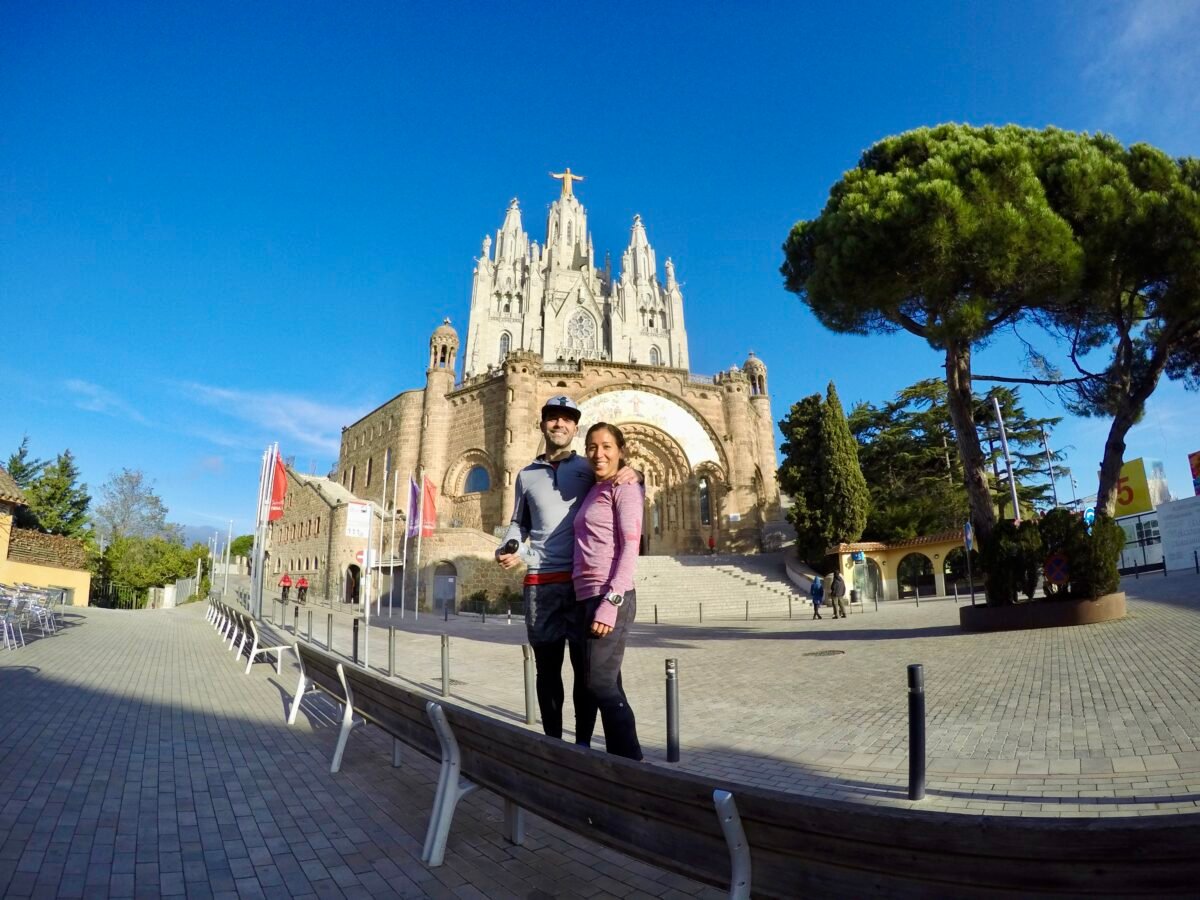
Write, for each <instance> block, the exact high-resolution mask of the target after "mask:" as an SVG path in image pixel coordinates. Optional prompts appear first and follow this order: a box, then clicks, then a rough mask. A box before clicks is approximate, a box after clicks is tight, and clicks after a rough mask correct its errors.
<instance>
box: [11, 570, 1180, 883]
mask: <svg viewBox="0 0 1200 900" xmlns="http://www.w3.org/2000/svg"><path fill="white" fill-rule="evenodd" d="M1124 588H1125V590H1126V591H1127V592H1128V593H1129V596H1130V599H1129V613H1130V614H1129V616H1128V618H1127V619H1125V620H1124V621H1121V622H1114V623H1108V624H1103V625H1092V626H1085V627H1079V628H1073V629H1045V630H1041V631H1032V632H1017V633H1007V634H993V635H966V634H962V633H960V632H959V630H958V627H957V624H956V623H957V610H956V607H955V605H954V604H953V603H952V602H950V601H940V602H933V603H929V602H923V603H922V605H921V606H920V607H919V608H918V607H916V606H915V605H913V604H911V603H906V604H897V605H889V606H885V607H883V608H882V609H881V610H880V611H879V612H877V613H876V612H874V611H867V612H861V613H860V612H857V611H856V613H855V614H854V615H853V616H851V618H849V619H845V620H832V619H829V618H826V619H825V620H823V621H812V620H810V619H808V618H807V615H805V616H804V617H801V616H800V614H799V609H797V618H796V619H793V620H791V621H788V620H786V619H777V620H769V621H751V622H749V623H747V622H738V621H718V622H709V621H707V620H706V622H705V624H704V625H702V626H699V625H698V626H680V625H672V626H657V627H656V626H654V625H652V624H642V625H639V626H638V627H637V628H636V630H635V634H634V636H633V638H632V640H631V646H630V649H629V652H628V654H627V657H626V664H625V669H624V672H625V683H626V686H627V689H628V692H629V695H630V699H631V702H632V704H633V706H634V709H635V710H636V712H637V714H638V720H639V730H640V732H641V735H642V737H643V742H644V744H645V746H646V748H647V751H648V754H649V756H650V759H651V761H652V762H653V763H654V764H657V765H662V766H667V765H669V764H668V763H666V761H665V751H664V746H665V726H664V722H665V708H664V707H665V700H664V698H665V691H664V678H663V668H664V660H665V659H668V658H675V659H678V660H679V668H680V682H681V691H680V693H681V706H682V710H681V717H680V718H681V731H682V750H683V753H682V755H683V759H682V761H681V763H680V764H679V765H680V767H682V768H685V769H688V770H690V771H694V772H697V773H701V774H704V775H707V776H710V777H712V778H713V780H714V782H722V781H740V782H751V783H754V784H758V785H765V786H770V787H774V788H777V789H780V790H785V791H792V792H796V793H800V794H806V795H814V796H821V797H832V798H838V799H842V800H846V801H851V802H860V803H872V804H888V805H893V806H897V807H907V806H919V807H920V808H922V809H931V810H945V811H948V812H954V813H959V814H964V815H974V814H980V813H983V814H988V815H1020V816H1072V817H1097V816H1132V815H1171V814H1175V813H1178V812H1195V811H1196V809H1197V801H1200V748H1198V747H1197V745H1196V741H1197V740H1198V739H1200V727H1198V726H1200V661H1198V660H1197V651H1198V650H1200V577H1197V576H1179V575H1172V576H1171V577H1170V578H1161V577H1158V578H1142V579H1141V580H1140V581H1134V580H1129V579H1127V581H1126V583H1125V585H1124ZM203 613H204V610H203V608H202V606H201V605H200V604H192V605H189V606H186V607H183V608H180V609H175V610H154V611H140V612H123V611H114V610H100V609H79V610H69V611H68V612H67V623H68V626H67V627H66V628H64V629H63V630H62V631H61V632H60V633H59V634H57V635H53V636H51V637H48V638H41V637H38V638H36V639H31V640H30V643H29V645H28V646H27V647H25V648H23V649H21V650H18V651H15V652H3V653H0V689H2V691H3V697H4V700H5V708H4V718H3V727H2V728H0V754H2V755H3V759H4V760H5V764H4V766H3V767H0V895H4V896H14V897H19V896H29V895H33V896H47V897H49V896H62V897H78V896H98V897H99V896H135V895H137V896H160V895H180V894H184V893H186V894H187V895H189V896H210V895H221V896H230V897H232V896H242V897H245V896H303V895H310V896H319V897H322V898H324V897H330V896H341V895H345V896H393V895H399V896H412V897H422V896H432V897H482V896H487V897H504V896H513V897H539V898H545V897H559V896H561V897H628V896H638V897H647V896H654V897H675V898H682V897H691V896H714V897H715V896H721V892H718V891H714V890H712V889H710V888H704V887H702V886H699V885H697V884H694V883H692V882H689V881H687V880H685V879H682V878H679V877H677V876H674V875H670V874H668V873H664V872H662V871H661V870H657V869H655V868H653V867H651V866H647V865H643V864H640V863H636V862H632V861H630V860H628V859H626V858H624V857H621V856H619V855H617V854H614V853H611V852H609V851H605V850H603V849H602V848H599V847H597V846H596V845H594V844H592V843H591V842H589V841H587V840H585V839H583V838H580V837H577V836H575V835H572V834H570V833H569V832H565V831H563V830H562V829H559V828H557V827H555V826H552V825H550V824H548V823H545V822H543V821H541V820H536V819H535V820H533V822H532V823H531V827H530V831H529V837H528V840H527V842H526V845H525V846H523V847H513V846H510V845H508V844H507V842H506V841H505V840H504V838H503V837H502V835H501V822H502V818H503V814H502V809H501V805H500V804H499V802H498V801H497V800H496V799H495V798H494V797H492V796H491V795H489V794H487V793H486V792H478V793H476V794H473V795H471V796H469V797H468V798H467V799H466V800H465V801H464V804H465V807H464V810H463V812H462V813H460V815H459V816H457V817H456V819H455V827H454V831H453V832H452V834H451V840H450V843H449V848H448V852H447V856H446V864H445V865H444V866H442V867H441V868H438V869H427V868H426V867H424V866H423V865H422V864H421V863H420V860H419V857H420V845H421V842H422V840H423V836H424V831H425V824H426V816H427V814H428V811H429V809H430V806H431V803H432V797H433V790H434V785H435V779H436V768H435V766H434V765H433V763H431V762H429V761H427V760H425V759H424V758H423V757H421V756H419V754H417V753H415V752H407V753H406V754H405V757H404V765H403V766H401V767H400V768H395V769H393V768H391V766H390V764H389V763H390V752H389V751H390V741H389V740H387V739H385V737H384V736H383V735H382V734H381V733H380V732H378V731H376V730H374V729H362V730H356V731H355V733H354V735H353V736H352V737H351V740H350V745H349V749H348V751H347V755H346V761H345V763H344V766H343V770H342V772H341V774H339V775H336V776H334V775H330V774H329V771H328V765H329V757H330V754H331V752H332V747H333V743H334V740H335V736H336V731H337V729H336V719H337V710H336V709H335V708H334V706H333V705H332V704H331V703H329V702H327V701H322V700H321V699H319V698H318V699H316V700H313V701H306V702H305V705H304V711H305V715H303V716H301V719H300V722H299V723H298V724H297V726H295V727H293V728H290V729H289V728H287V727H286V725H285V724H284V715H285V708H286V704H287V703H288V701H289V700H290V698H291V695H292V692H293V690H294V688H295V681H296V676H295V670H294V664H293V662H292V660H291V659H290V658H289V659H288V660H287V661H286V663H285V665H284V670H283V674H282V675H281V676H277V675H276V674H275V672H274V670H273V668H272V667H271V666H269V665H266V664H256V665H255V667H254V670H253V672H252V673H251V674H250V675H249V676H245V675H243V674H242V673H241V669H242V667H239V666H237V665H235V663H234V661H233V659H232V656H231V655H230V654H229V653H228V652H227V651H225V650H224V649H223V648H222V646H221V645H220V643H219V642H218V640H217V637H216V635H215V633H214V632H213V631H212V630H211V628H210V627H209V626H208V625H207V623H206V622H205V621H204V618H203ZM324 616H325V613H324V611H317V612H316V614H315V615H314V619H315V621H316V623H317V627H316V633H317V635H316V636H317V638H318V642H323V641H324V635H325V625H324V622H323V621H322V619H323V618H324ZM300 624H301V628H300V630H301V632H302V633H303V632H304V631H305V630H306V625H307V616H306V615H305V614H302V615H301V618H300ZM393 624H394V625H395V626H396V628H397V630H396V632H395V635H396V636H395V642H396V670H397V677H399V678H400V679H401V681H402V682H404V683H406V684H415V685H420V686H424V687H426V688H429V689H435V690H436V689H440V672H441V662H440V649H439V648H440V635H441V634H442V633H443V632H448V633H449V634H450V636H451V641H450V645H451V677H452V682H451V692H452V698H451V699H452V702H455V703H460V704H463V705H466V706H468V707H471V708H475V709H478V710H481V711H484V712H487V713H489V714H492V715H496V716H501V717H505V718H508V719H510V720H513V721H518V722H521V721H524V691H523V683H522V666H521V659H522V656H521V649H520V644H521V643H522V640H523V637H524V628H523V627H522V625H521V624H520V623H519V622H518V621H516V620H514V621H513V622H512V624H511V625H510V624H507V623H506V621H505V619H504V617H499V618H489V619H488V621H487V622H486V623H483V622H481V621H479V620H477V619H468V618H465V617H464V618H459V619H452V620H451V621H450V622H449V623H445V622H443V621H442V620H440V619H436V618H433V617H431V616H429V615H424V616H422V617H421V618H420V620H419V621H417V622H414V621H413V620H412V616H411V612H410V613H409V615H408V616H407V617H406V618H405V619H404V620H403V621H401V619H400V618H399V616H396V617H395V618H394V620H393ZM371 633H372V645H371V650H370V660H369V662H370V664H371V665H372V666H373V667H380V666H386V664H387V634H386V631H384V630H383V629H379V628H375V627H373V628H372V629H371ZM350 646H351V637H350V617H349V616H347V615H344V614H341V613H339V614H336V616H335V628H334V648H335V650H337V651H341V652H347V653H348V652H349V650H350ZM913 662H920V663H922V664H923V665H924V667H925V674H926V684H927V691H928V700H927V703H928V712H929V715H928V722H929V736H928V749H929V784H928V789H929V794H928V797H927V799H926V800H924V801H922V802H921V803H920V804H911V803H910V802H909V801H908V800H907V799H906V798H905V785H906V777H907V756H906V743H907V741H906V733H907V732H906V728H907V698H906V683H905V667H906V665H907V664H908V663H913ZM569 718H570V716H569V714H568V720H569Z"/></svg>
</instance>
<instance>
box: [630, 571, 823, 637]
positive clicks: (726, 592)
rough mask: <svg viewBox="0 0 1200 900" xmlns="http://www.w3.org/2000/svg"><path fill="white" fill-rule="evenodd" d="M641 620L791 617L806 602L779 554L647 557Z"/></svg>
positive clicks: (641, 579)
mask: <svg viewBox="0 0 1200 900" xmlns="http://www.w3.org/2000/svg"><path fill="white" fill-rule="evenodd" d="M637 591H638V619H639V620H641V621H643V622H650V621H653V619H654V615H655V607H657V613H658V621H659V622H698V621H699V620H700V615H701V607H703V616H704V619H705V620H706V621H707V620H711V619H745V618H746V616H747V614H748V615H749V617H750V618H752V619H756V618H786V617H787V615H788V613H789V601H790V606H791V610H792V611H793V614H794V612H795V610H797V609H798V608H799V607H801V606H803V605H804V603H806V602H807V601H806V598H805V597H804V596H803V595H802V594H801V593H800V592H799V591H797V590H796V589H795V588H794V587H793V586H792V584H791V583H790V582H789V581H787V579H786V575H785V574H784V570H783V563H782V560H781V559H779V558H778V556H777V555H764V556H761V557H732V556H702V557H678V558H676V557H667V556H643V557H641V558H640V559H639V560H638V576H637Z"/></svg>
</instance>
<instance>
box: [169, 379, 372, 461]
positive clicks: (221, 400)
mask: <svg viewBox="0 0 1200 900" xmlns="http://www.w3.org/2000/svg"><path fill="white" fill-rule="evenodd" d="M180 387H181V388H182V390H183V391H184V393H185V394H186V395H187V396H188V397H190V398H191V399H192V400H194V401H196V402H198V403H201V404H203V405H204V406H207V407H209V408H211V409H215V410H218V411H220V412H223V413H225V414H226V415H228V416H231V417H233V418H235V419H239V420H241V421H243V422H247V423H249V424H251V425H254V426H257V427H258V428H259V429H261V430H262V431H264V432H266V433H267V434H268V435H269V436H272V437H274V438H275V439H277V440H279V441H280V442H281V443H282V444H284V445H285V446H284V452H287V450H288V446H287V445H288V444H290V445H292V447H295V446H296V445H299V446H300V447H303V448H307V449H310V450H317V451H320V452H321V453H325V454H332V455H333V456H337V454H338V451H339V450H340V449H341V433H342V426H343V425H349V424H350V423H351V422H355V421H357V420H358V419H359V418H361V416H362V411H360V410H356V409H352V408H350V407H346V406H328V405H324V404H321V403H314V402H313V401H312V400H309V399H307V398H305V397H298V396H294V395H291V394H284V393H279V392H275V391H242V390H236V389H232V388H223V387H215V386H213V385H206V384H197V383H195V382H190V383H186V384H183V385H181V386H180ZM214 442H215V443H221V441H220V440H214Z"/></svg>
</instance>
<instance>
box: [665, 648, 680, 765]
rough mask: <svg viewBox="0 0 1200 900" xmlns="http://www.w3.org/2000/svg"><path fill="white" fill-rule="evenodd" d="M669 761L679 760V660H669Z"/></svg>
mask: <svg viewBox="0 0 1200 900" xmlns="http://www.w3.org/2000/svg"><path fill="white" fill-rule="evenodd" d="M667 762H679V661H678V660H675V659H668V660H667Z"/></svg>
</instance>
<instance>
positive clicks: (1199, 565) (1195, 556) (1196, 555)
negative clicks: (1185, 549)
mask: <svg viewBox="0 0 1200 900" xmlns="http://www.w3.org/2000/svg"><path fill="white" fill-rule="evenodd" d="M1192 562H1194V563H1195V564H1196V574H1197V575H1200V551H1196V550H1193V551H1192ZM1166 567H1167V558H1166V557H1165V556H1164V557H1163V568H1164V569H1165V568H1166Z"/></svg>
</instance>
